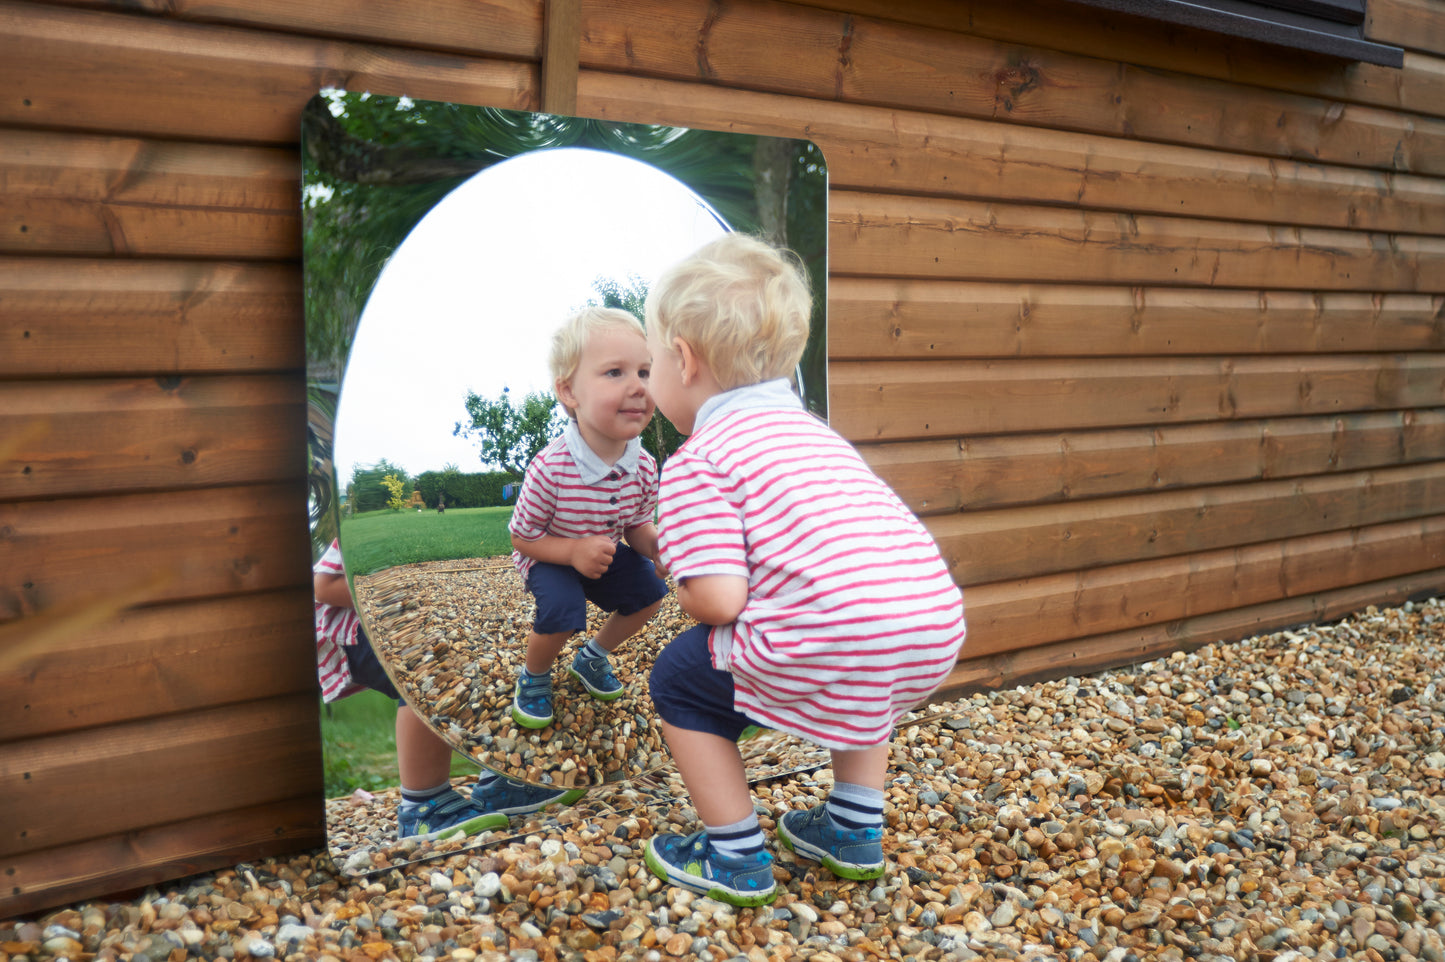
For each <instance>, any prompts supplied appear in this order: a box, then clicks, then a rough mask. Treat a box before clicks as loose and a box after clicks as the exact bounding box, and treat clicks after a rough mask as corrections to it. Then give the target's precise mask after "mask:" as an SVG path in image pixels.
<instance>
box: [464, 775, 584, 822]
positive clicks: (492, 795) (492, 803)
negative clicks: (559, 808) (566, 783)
mask: <svg viewBox="0 0 1445 962" xmlns="http://www.w3.org/2000/svg"><path fill="white" fill-rule="evenodd" d="M586 794H587V789H585V788H570V789H562V790H560V791H559V790H557V789H555V788H547V787H545V786H537V785H528V784H527V783H526V782H518V781H513V780H512V779H510V778H495V779H492V780H491V781H490V782H487V783H483V782H477V783H476V784H475V785H473V786H472V804H473V805H474V806H476V807H477V808H479V809H481V810H482V811H484V812H493V813H496V814H498V815H527V814H530V813H531V812H540V811H541V810H542V809H544V808H547V807H548V806H549V805H571V804H572V803H573V802H575V801H577V800H578V799H579V798H581V797H582V796H583V795H586Z"/></svg>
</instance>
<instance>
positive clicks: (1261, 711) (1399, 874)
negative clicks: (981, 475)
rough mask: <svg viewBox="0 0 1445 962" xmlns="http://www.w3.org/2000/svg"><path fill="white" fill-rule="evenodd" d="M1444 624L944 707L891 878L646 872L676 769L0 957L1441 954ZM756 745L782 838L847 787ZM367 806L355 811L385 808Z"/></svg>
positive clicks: (125, 916) (902, 821)
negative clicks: (497, 828)
mask: <svg viewBox="0 0 1445 962" xmlns="http://www.w3.org/2000/svg"><path fill="white" fill-rule="evenodd" d="M1442 634H1445V607H1442V605H1441V604H1440V603H1439V602H1437V601H1435V600H1431V601H1430V602H1427V603H1424V604H1416V605H1405V606H1403V607H1401V608H1391V609H1384V610H1378V611H1377V610H1375V609H1373V608H1371V609H1367V610H1366V611H1365V612H1363V613H1360V614H1358V615H1357V616H1354V617H1351V618H1348V619H1345V620H1344V621H1341V622H1338V623H1334V624H1330V625H1321V626H1317V627H1312V628H1302V629H1297V630H1295V631H1287V632H1279V633H1274V634H1269V635H1263V636H1259V637H1256V638H1253V639H1249V640H1247V641H1244V642H1240V643H1237V644H1229V645H1222V644H1221V645H1210V646H1206V647H1204V648H1201V649H1199V650H1198V651H1195V652H1193V653H1190V654H1183V653H1179V654H1175V655H1173V656H1170V657H1169V658H1167V659H1160V660H1157V661H1152V662H1149V663H1146V664H1141V665H1135V666H1131V667H1130V668H1127V669H1122V670H1115V671H1110V672H1103V673H1100V674H1097V675H1092V676H1089V677H1085V678H1065V679H1060V680H1057V681H1051V682H1046V683H1042V684H1037V685H1032V686H1027V687H1021V688H1018V689H1014V690H1010V691H999V692H993V693H988V694H983V695H975V696H973V697H970V698H964V699H959V700H956V701H952V702H946V703H936V704H933V705H931V706H928V707H927V708H926V709H924V710H923V711H922V712H920V713H919V714H917V715H915V716H913V717H912V718H910V719H909V720H908V723H907V724H906V726H905V727H903V728H901V729H900V731H899V733H898V735H897V737H896V738H895V741H894V748H893V754H892V770H891V773H890V782H889V787H888V806H887V809H886V818H887V820H888V829H889V830H888V833H887V835H886V836H885V841H884V851H885V854H886V855H887V856H888V860H889V863H890V865H889V871H888V873H887V875H886V876H885V877H884V878H883V879H881V880H878V881H876V882H861V883H860V882H846V881H841V880H838V879H835V878H833V877H832V876H831V875H830V874H829V873H828V872H826V871H824V870H821V869H819V868H818V867H817V866H816V865H813V864H812V863H808V862H799V861H798V860H796V859H795V858H794V857H793V856H791V855H790V854H789V853H788V852H787V851H786V850H782V849H781V848H779V849H778V850H777V852H776V858H777V860H776V862H775V874H776V876H777V880H778V883H779V894H778V898H777V900H776V901H775V902H774V903H773V905H771V906H767V907H763V908H759V909H734V908H730V907H728V906H724V905H721V904H719V903H716V902H713V901H711V900H709V899H705V898H698V897H693V896H691V895H689V894H688V893H685V892H680V891H677V890H674V889H669V888H664V887H662V886H661V885H660V883H658V882H657V881H656V880H654V879H653V878H652V877H651V876H650V875H649V873H648V872H647V871H646V869H645V868H644V867H643V865H642V860H641V857H640V852H641V847H642V846H643V845H644V844H645V842H646V839H647V837H648V836H649V835H650V834H652V833H653V832H654V831H666V830H676V828H677V827H678V826H690V825H691V824H692V821H693V812H692V810H691V808H690V807H689V806H688V805H687V803H686V802H685V801H684V800H682V799H681V798H680V797H677V793H678V791H679V789H680V786H679V785H677V783H676V782H677V780H676V776H675V775H673V774H672V773H671V772H669V771H668V770H666V769H660V770H658V771H655V772H653V773H652V774H649V775H646V776H642V777H638V778H635V779H634V780H633V781H630V782H627V783H620V784H615V783H609V784H604V785H601V786H598V787H596V788H594V789H593V790H592V791H591V792H589V794H588V796H587V798H586V799H585V800H584V801H583V802H582V803H580V804H579V805H577V806H574V807H572V808H570V809H567V810H565V811H562V812H558V813H553V815H552V817H550V818H544V819H539V820H535V821H534V822H533V823H532V824H531V825H529V826H519V827H518V829H519V833H518V835H517V836H513V835H509V836H506V837H504V838H501V839H493V840H490V841H492V842H493V843H494V844H491V845H490V846H489V847H485V848H473V849H470V850H461V848H460V846H457V849H456V850H453V851H450V852H446V851H441V852H438V851H435V850H429V849H426V848H423V847H417V848H414V849H412V850H410V851H406V850H401V851H398V852H395V853H392V854H391V855H389V856H388V857H389V858H391V859H392V864H391V867H381V868H379V869H378V870H377V871H376V872H374V873H371V874H366V875H362V876H360V877H350V876H347V875H346V874H344V873H342V872H340V871H339V870H338V869H337V867H336V865H335V863H334V862H333V861H332V859H331V858H330V856H329V855H327V854H326V853H320V852H318V853H313V854H309V855H303V856H299V857H294V858H286V859H273V860H265V861H260V862H255V863H249V864H243V865H237V866H235V867H234V868H232V869H227V870H224V871H221V872H216V873H212V874H207V875H202V876H196V877H193V878H190V879H184V880H181V881H178V882H175V883H171V884H169V885H166V886H160V887H155V888H152V889H150V890H149V891H147V892H146V894H145V895H144V897H142V898H140V899H137V900H135V901H125V902H107V901H97V902H88V903H85V904H83V905H78V906H74V907H71V908H67V909H64V910H60V911H55V912H50V913H47V914H45V915H43V916H41V917H39V918H35V919H26V920H18V921H10V922H4V923H0V962H7V960H19V959H39V958H58V957H67V958H71V959H90V958H97V959H110V958H122V957H126V958H130V957H134V958H137V959H144V960H161V959H170V960H176V962H179V960H180V959H182V958H186V957H188V956H189V957H229V958H243V957H245V956H247V955H249V956H251V957H255V958H270V957H277V958H286V959H345V960H357V962H363V960H368V959H369V960H378V959H398V960H401V962H413V960H417V959H446V958H450V959H459V960H467V959H483V960H487V962H492V960H507V959H515V960H532V959H553V958H562V959H583V960H587V962H610V960H613V959H642V960H647V962H664V960H670V959H675V958H688V959H700V960H704V962H709V960H710V962H722V960H733V959H738V958H746V959H748V960H750V962H763V960H768V959H794V958H796V959H805V958H810V959H816V960H819V962H833V960H837V959H842V960H848V962H863V960H867V959H919V960H923V959H970V958H974V957H979V956H982V957H989V958H1021V959H1055V958H1065V959H1100V960H1107V962H1127V960H1130V959H1145V958H1200V959H1226V958H1228V959H1263V960H1275V962H1290V960H1295V959H1302V958H1345V957H1349V958H1363V959H1371V960H1375V962H1380V960H1387V959H1401V960H1404V959H1412V958H1421V959H1427V960H1445V940H1442V935H1445V848H1442V846H1445V791H1442V779H1445V747H1442V743H1445V735H1442V729H1445V712H1442V708H1445V704H1442V697H1445V691H1442V690H1441V687H1440V686H1439V683H1438V682H1437V679H1438V678H1440V676H1441V670H1442V658H1445V643H1442ZM749 751H750V752H753V753H755V754H754V755H753V764H752V766H751V767H752V768H753V769H754V771H755V774H758V775H771V776H772V777H768V778H764V779H763V780H761V781H759V782H757V783H756V784H755V785H754V789H753V792H754V798H755V800H756V802H757V806H758V809H759V812H760V814H761V820H762V823H763V826H764V829H765V831H767V832H768V833H769V834H770V835H771V833H772V830H773V827H774V823H775V820H776V818H777V817H778V815H780V814H781V813H782V812H783V811H785V810H787V809H790V808H802V807H806V806H808V805H810V804H812V803H813V802H814V801H815V800H817V799H819V798H821V797H823V796H824V795H825V794H826V792H827V788H828V784H829V775H828V772H827V769H826V768H823V769H810V767H809V766H810V765H812V764H816V753H815V752H812V751H811V750H809V749H808V748H807V747H806V746H801V745H798V744H796V743H794V742H792V741H791V740H788V739H781V738H771V739H768V740H765V741H762V742H760V743H759V744H758V745H757V746H752V745H751V744H750V746H749ZM794 763H797V764H794ZM769 765H771V766H772V767H771V769H769V768H768V766H769ZM798 768H802V769H804V770H802V771H797V770H795V769H798ZM364 801H365V800H357V801H342V802H340V803H335V804H341V805H350V806H351V807H352V808H375V807H376V806H378V805H380V806H382V807H384V801H382V802H376V801H375V800H373V803H372V804H371V805H363V804H361V802H364ZM445 844H447V843H443V845H444V846H445ZM423 856H433V857H430V858H427V859H425V860H420V861H418V860H419V859H421V858H422V857H423ZM398 859H400V860H398Z"/></svg>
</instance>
